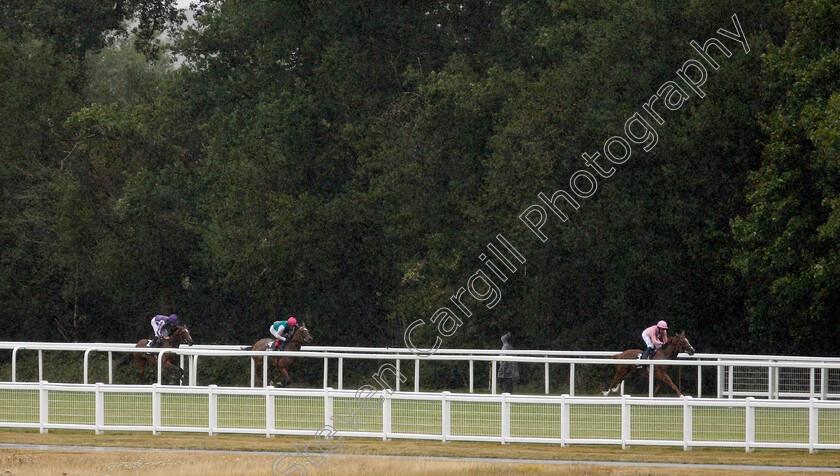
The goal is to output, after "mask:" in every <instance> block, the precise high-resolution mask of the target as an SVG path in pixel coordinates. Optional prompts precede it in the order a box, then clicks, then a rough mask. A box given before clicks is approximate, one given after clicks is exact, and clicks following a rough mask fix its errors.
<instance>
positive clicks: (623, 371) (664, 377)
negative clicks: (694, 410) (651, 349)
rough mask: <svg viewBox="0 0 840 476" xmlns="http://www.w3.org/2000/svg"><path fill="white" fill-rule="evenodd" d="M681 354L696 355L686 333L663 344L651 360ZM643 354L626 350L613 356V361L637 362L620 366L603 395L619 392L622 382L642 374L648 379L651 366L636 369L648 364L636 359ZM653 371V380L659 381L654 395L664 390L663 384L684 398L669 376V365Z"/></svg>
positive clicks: (657, 367) (669, 358)
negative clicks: (640, 365) (638, 366)
mask: <svg viewBox="0 0 840 476" xmlns="http://www.w3.org/2000/svg"><path fill="white" fill-rule="evenodd" d="M680 352H687V353H688V355H694V347H692V346H691V343H689V342H688V339H686V338H685V332H680V333H679V334H676V335H675V336H673V337H671V338H670V339H668V341H667V342H665V343H664V344H662V347H660V348H659V349H657V350H656V352H655V353H654V354H653V357H652V358H651V360H671V359H673V358H674V357H676V356H677V354H679V353H680ZM641 353H642V351H641V350H639V349H630V350H625V351H624V352H622V353H620V354H618V355H614V356H612V358H613V359H626V360H634V361H635V362H633V363H632V364H629V365H618V366H617V367H616V369H615V377H613V379H612V382H611V383H610V386H609V387H607V389H606V390H604V391H603V392H601V394H602V395H605V396H606V395H609V394H610V392H617V391H618V386H619V384H621V382H623V381H624V379H626V378H627V377H630V376H632V375H636V374H641V375H644V376H646V377H647V375H648V367H649V365H644V366H643V367H642V368H641V369H638V368H636V365H637V363H644V362H646V361H645V360H638V359H637V358H636V357H638V355H639V354H641ZM653 369H654V370H653V378H654V379H655V380H656V381H657V382H656V388H655V389H654V391H653V394H654V395H656V394H657V393H659V390H660V389H662V384H663V383H664V384H667V385H668V386H669V387H671V388H673V389H674V391H675V392H677V395H678V396H680V397H682V396H683V394H682V392H680V389H679V388H677V386H676V385H674V382H673V381H672V380H671V377H669V376H668V366H667V365H655V366H654V367H653Z"/></svg>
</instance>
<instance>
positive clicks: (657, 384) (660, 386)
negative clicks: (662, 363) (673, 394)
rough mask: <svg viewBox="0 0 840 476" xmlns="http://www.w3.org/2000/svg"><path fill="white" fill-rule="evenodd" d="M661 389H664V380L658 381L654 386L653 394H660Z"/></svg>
mask: <svg viewBox="0 0 840 476" xmlns="http://www.w3.org/2000/svg"><path fill="white" fill-rule="evenodd" d="M660 390H662V382H656V387H653V396H654V397H655V396H657V395H659V391H660Z"/></svg>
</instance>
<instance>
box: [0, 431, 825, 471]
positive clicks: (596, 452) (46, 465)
mask: <svg viewBox="0 0 840 476" xmlns="http://www.w3.org/2000/svg"><path fill="white" fill-rule="evenodd" d="M310 441H311V438H305V437H276V438H265V437H264V436H258V435H216V436H208V435H202V434H184V433H164V434H162V435H158V436H155V435H151V434H148V433H136V432H109V433H106V434H104V435H98V436H97V435H93V434H92V432H89V431H78V430H53V431H51V432H50V433H48V434H39V433H38V432H37V430H35V431H33V430H13V429H4V430H0V443H13V444H39V445H70V446H103V447H132V448H150V449H153V448H166V449H170V450H173V449H178V450H185V451H184V452H183V453H180V452H179V453H160V452H158V453H154V452H149V453H145V452H136V451H131V452H128V451H126V452H118V451H107V452H106V451H102V452H73V451H37V450H36V451H29V450H11V449H8V450H0V476H11V475H15V476H19V475H58V476H64V475H66V476H70V475H74V476H75V475H86V474H91V475H93V474H95V475H104V474H108V475H112V476H116V475H137V476H139V475H143V476H145V475H168V476H174V475H193V474H196V475H251V474H256V475H271V465H272V463H273V462H274V459H275V458H276V456H275V455H270V454H258V453H255V454H253V455H241V454H211V453H190V451H189V450H193V449H201V450H231V451H234V450H236V451H255V452H256V451H274V452H277V451H293V446H294V445H295V444H302V445H305V444H306V443H309V442H310ZM338 453H345V454H346V456H341V457H331V458H330V459H329V460H328V462H327V463H326V464H325V465H324V466H322V467H319V468H314V467H312V466H308V469H309V474H313V475H321V474H324V475H343V476H345V475H356V474H374V475H377V474H381V475H387V476H395V475H403V474H410V475H427V474H431V475H436V474H440V475H443V474H476V475H477V474H502V475H504V474H529V475H532V474H562V475H568V474H616V475H618V474H621V475H643V474H662V475H666V474H667V475H703V476H707V475H713V474H720V475H723V474H756V472H755V471H733V470H709V469H690V468H689V469H674V468H652V467H648V468H638V467H605V466H592V465H540V464H532V463H527V462H526V463H511V464H501V463H484V462H449V461H429V460H427V461H422V460H408V459H393V458H369V457H358V456H354V455H375V456H384V455H406V456H439V457H456V458H457V457H472V458H513V459H544V460H551V459H559V460H577V461H628V462H662V463H706V464H732V465H780V466H814V467H840V452H837V451H820V452H817V453H814V454H809V453H808V452H807V451H805V450H756V451H755V452H753V453H746V452H744V450H743V449H724V448H696V449H694V450H693V451H687V452H686V451H682V449H681V448H676V447H641V446H640V447H632V448H629V449H627V450H622V449H620V448H618V447H612V446H572V447H565V448H562V447H558V446H556V445H538V444H512V445H504V446H503V445H500V444H497V443H473V442H449V443H442V442H436V441H409V440H393V441H389V442H383V441H381V440H375V439H363V438H347V439H345V440H344V444H343V445H342V447H341V448H340V449H339V451H338ZM4 471H5V473H4ZM762 474H774V473H772V472H764V473H762ZM779 474H788V475H790V474H793V473H790V472H788V473H779ZM821 474H827V473H821ZM836 474H840V471H838V473H836Z"/></svg>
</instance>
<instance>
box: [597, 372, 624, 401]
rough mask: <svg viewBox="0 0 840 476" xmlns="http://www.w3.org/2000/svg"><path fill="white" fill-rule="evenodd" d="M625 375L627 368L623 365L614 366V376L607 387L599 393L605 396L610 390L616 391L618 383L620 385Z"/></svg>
mask: <svg viewBox="0 0 840 476" xmlns="http://www.w3.org/2000/svg"><path fill="white" fill-rule="evenodd" d="M626 376H627V370H626V369H625V368H624V366H618V367H616V369H615V376H614V377H613V379H612V381H611V382H610V384H609V385H608V386H607V389H606V390H604V391H603V392H601V395H603V396H605V397H606V396H607V395H609V394H610V392H615V391H618V387H619V385H621V382H623V381H624V378H625V377H626Z"/></svg>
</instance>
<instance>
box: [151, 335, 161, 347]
mask: <svg viewBox="0 0 840 476" xmlns="http://www.w3.org/2000/svg"><path fill="white" fill-rule="evenodd" d="M152 347H160V337H158V336H154V337H152Z"/></svg>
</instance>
